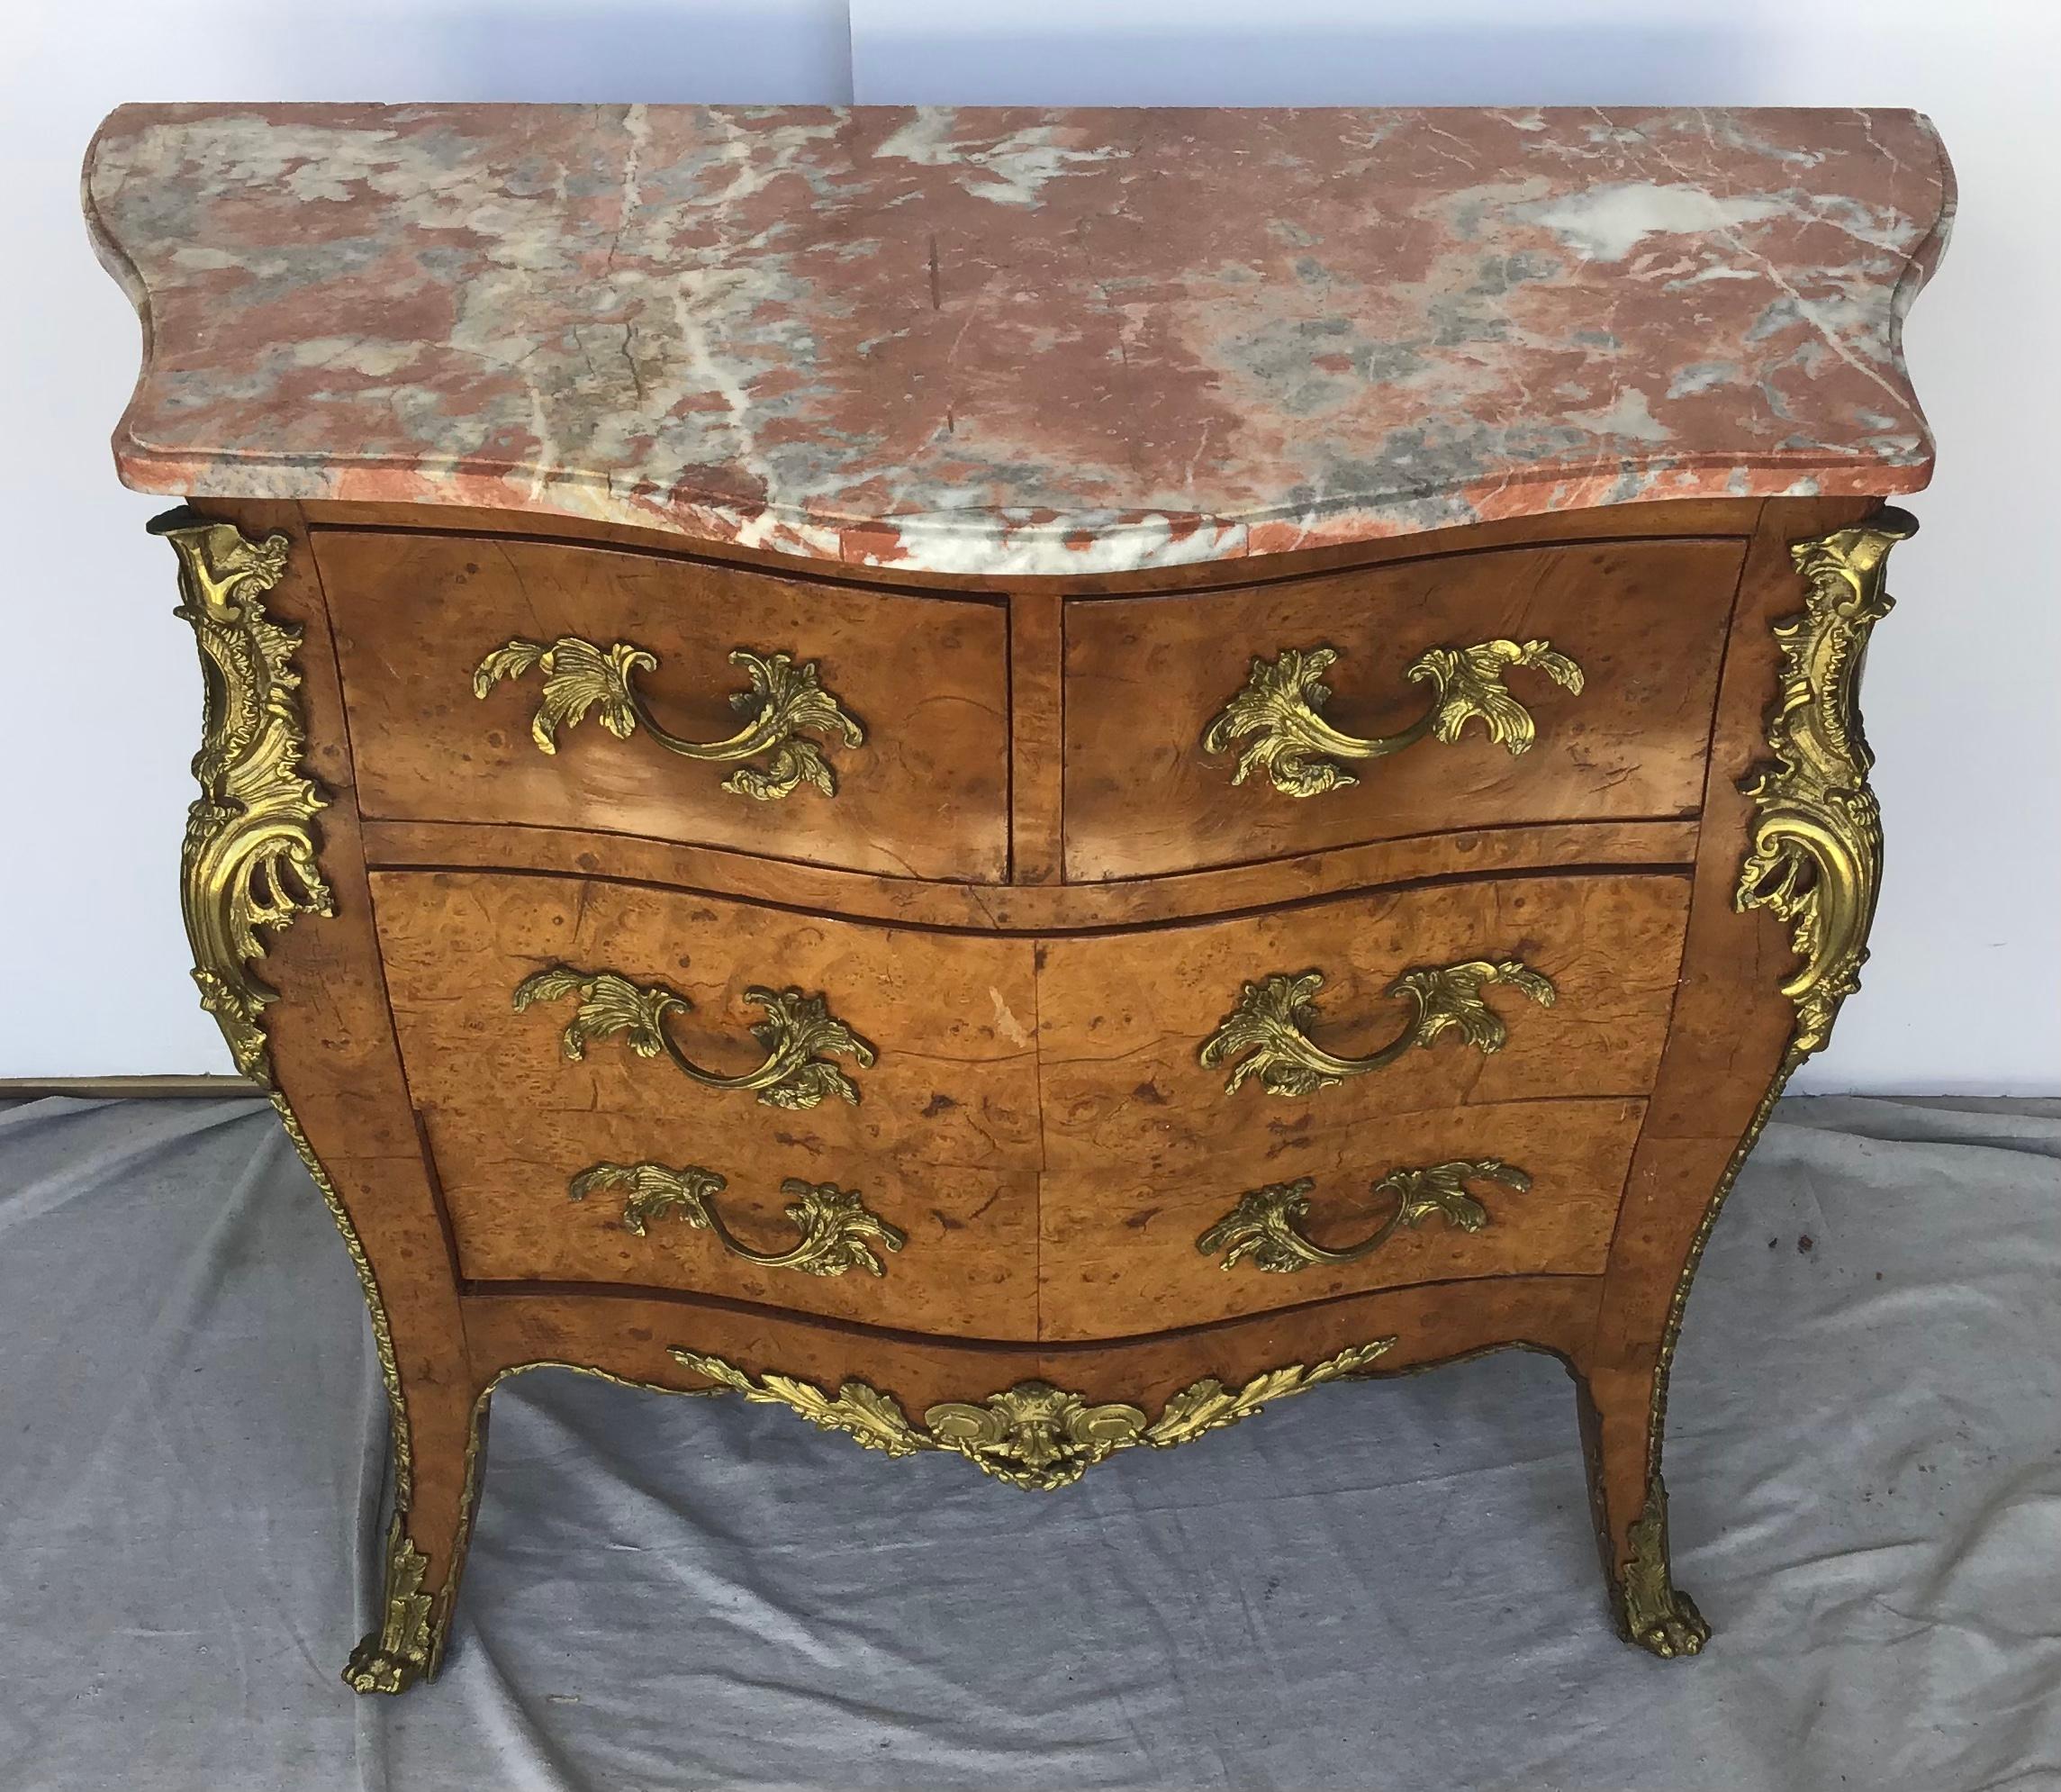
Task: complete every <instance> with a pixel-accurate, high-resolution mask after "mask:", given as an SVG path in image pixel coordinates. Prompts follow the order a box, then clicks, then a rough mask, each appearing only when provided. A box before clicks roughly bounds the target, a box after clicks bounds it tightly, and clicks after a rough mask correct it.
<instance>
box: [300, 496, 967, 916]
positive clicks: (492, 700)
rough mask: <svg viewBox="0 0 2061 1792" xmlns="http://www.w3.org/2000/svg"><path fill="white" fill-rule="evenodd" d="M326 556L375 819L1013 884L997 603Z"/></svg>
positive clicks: (627, 566) (546, 565)
mask: <svg viewBox="0 0 2061 1792" xmlns="http://www.w3.org/2000/svg"><path fill="white" fill-rule="evenodd" d="M315 554H316V558H317V561H318V563H319V565H320V566H321V576H322V582H323V585H324V589H325V591H326V593H327V596H328V601H329V605H330V615H331V617H332V619H333V621H334V625H335V629H336V635H337V654H338V660H339V665H340V667H341V670H342V674H343V682H344V690H345V695H346V699H347V701H348V706H349V710H350V728H351V740H352V749H353V754H354V756H355V759H356V763H357V790H358V800H359V802H360V803H361V805H362V806H363V809H364V810H365V813H366V814H367V815H368V816H372V817H375V818H380V819H398V820H449V821H499V822H518V823H526V824H529V825H547V826H557V827H572V828H603V829H607V830H610V831H612V832H618V833H626V834H637V835H645V836H649V837H653V838H656V839H664V840H678V841H683V842H687V843H691V844H699V845H710V846H727V847H731V848H734V849H737V850H738V851H742V852H749V853H755V854H764V855H768V856H772V857H777V858H789V859H799V860H803V861H806V862H808V863H810V864H827V865H836V866H841V867H845V868H849V869H855V870H860V871H869V872H876V873H882V874H884V875H888V876H900V877H921V878H937V879H947V880H954V881H964V882H996V881H999V879H1001V878H1002V877H1004V876H1006V875H1007V871H1008V652H1007V644H1008V623H1007V615H1006V611H1005V610H1004V609H1003V608H1002V607H1001V606H1000V605H999V604H996V603H989V602H976V601H972V600H964V601H962V600H958V599H945V598H927V597H909V596H903V595H899V594H895V593H880V592H871V591H850V590H845V589H843V588H841V587H837V586H834V585H825V584H812V583H809V582H808V581H806V580H799V579H784V578H772V577H767V576H764V575H758V574H754V573H748V572H742V571H737V570H733V569H729V568H722V567H710V566H699V565H696V564H694V563H692V562H688V561H681V560H673V559H667V558H664V557H657V556H652V555H643V554H632V553H623V552H618V551H615V550H611V549H608V548H585V547H566V546H561V545H557V544H554V543H549V542H526V541H518V540H502V539H492V538H486V537H477V536H457V537H453V536H424V535H414V534H406V533H400V532H393V533H385V532H379V531H370V530H367V531H362V532H361V531H356V530H348V531H339V530H321V531H318V532H317V534H316V537H315ZM475 692H476V694H475ZM547 746H548V747H550V749H551V750H548V751H547V750H546V747H547Z"/></svg>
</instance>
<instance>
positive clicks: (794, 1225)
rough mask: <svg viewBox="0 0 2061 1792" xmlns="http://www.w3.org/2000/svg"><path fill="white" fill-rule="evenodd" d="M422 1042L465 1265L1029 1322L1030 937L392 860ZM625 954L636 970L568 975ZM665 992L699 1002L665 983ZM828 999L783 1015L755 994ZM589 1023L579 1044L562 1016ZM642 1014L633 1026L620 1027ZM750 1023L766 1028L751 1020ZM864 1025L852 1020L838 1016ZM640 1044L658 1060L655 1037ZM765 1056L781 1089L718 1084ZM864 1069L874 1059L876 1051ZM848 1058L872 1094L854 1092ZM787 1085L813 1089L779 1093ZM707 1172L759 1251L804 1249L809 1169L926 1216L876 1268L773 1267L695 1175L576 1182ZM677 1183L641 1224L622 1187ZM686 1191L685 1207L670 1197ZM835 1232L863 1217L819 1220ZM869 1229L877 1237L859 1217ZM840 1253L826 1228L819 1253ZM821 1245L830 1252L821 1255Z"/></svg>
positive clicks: (947, 1325)
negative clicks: (597, 1172)
mask: <svg viewBox="0 0 2061 1792" xmlns="http://www.w3.org/2000/svg"><path fill="white" fill-rule="evenodd" d="M372 884H373V899H374V906H375V912H376V919H377V925H378V931H379V937H380V944H381V949H382V952H383V954H384V960H385V968H386V982H387V988H388V991H389V994H390V998H391V1000H392V1003H393V1016H394V1024H395V1027H396V1030H397V1034H398V1037H399V1041H400V1045H401V1054H402V1063H403V1065H404V1067H405V1070H406V1072H407V1076H408V1082H409V1088H410V1091H411V1094H412V1096H413V1099H414V1102H415V1105H416V1108H417V1109H418V1111H419V1112H420V1115H421V1116H422V1119H423V1124H424V1127H425V1129H426V1132H427V1135H428V1140H429V1150H430V1154H431V1156H432V1158H433V1160H434V1163H435V1164H436V1169H437V1174H438V1179H439V1181H441V1184H442V1187H443V1193H444V1199H445V1204H446V1207H447V1211H448V1213H449V1216H450V1224H451V1229H452V1232H453V1235H454V1236H455V1239H456V1251H457V1256H458V1264H459V1270H460V1272H461V1274H463V1275H464V1276H466V1278H468V1279H470V1280H474V1281H493V1282H538V1281H544V1282H553V1281H569V1282H607V1283H618V1284H629V1285H641V1286H648V1287H657V1288H677V1289H688V1290H699V1291H701V1292H706V1293H711V1294H720V1295H728V1296H732V1297H735V1298H737V1299H749V1300H755V1301H764V1302H766V1303H768V1304H771V1305H775V1306H781V1307H789V1308H798V1309H800V1310H802V1311H806V1312H814V1313H824V1314H831V1315H835V1316H836V1317H841V1318H847V1319H853V1320H859V1321H864V1322H869V1323H874V1324H880V1325H890V1326H900V1327H903V1328H906V1329H910V1330H918V1331H929V1332H939V1333H956V1334H960V1335H972V1336H1010V1335H1015V1336H1022V1337H1029V1336H1032V1335H1034V1332H1035V1263H1036V1239H1035V1231H1036V1217H1035V1214H1036V1167H1037V1163H1038V1158H1039V1145H1038V1137H1037V1121H1038V1116H1037V1091H1036V1082H1035V1071H1034V1063H1033V1055H1032V1054H1033V1050H1034V1041H1033V1036H1032V1031H1031V1028H1032V1026H1033V1024H1034V1017H1035V1012H1036V1009H1035V1000H1036V998H1035V991H1034V989H1033V986H1032V974H1033V973H1032V955H1033V950H1034V948H1033V946H1032V944H1031V942H1030V941H1028V940H1017V939H1008V938H993V937H954V936H947V935H939V934H924V933H915V932H908V931H905V930H898V929H893V928H875V927H864V926H857V925H853V924H850V923H843V922H836V921H827V920H817V919H809V918H805V917H797V916H793V915H788V914H782V913H776V912H772V911H768V910H759V909H752V908H748V907H745V906H741V905H739V904H737V903H732V902H725V901H716V900H713V899H707V898H702V897H700V896H695V895H692V894H685V893H682V892H678V891H663V890H655V889H649V888H645V887H641V886H636V885H624V884H613V883H603V882H581V881H578V880H573V879H566V878H556V877H548V876H541V875H528V874H507V873H375V874H374V876H373V880H372ZM561 966H563V967H569V968H570V969H571V970H572V971H574V972H578V973H586V974H589V975H592V974H593V973H603V972H606V973H614V974H615V975H616V976H617V977H619V978H620V979H623V980H626V983H627V984H628V985H634V986H636V988H637V990H638V991H644V993H643V994H642V995H640V996H639V995H635V994H633V993H629V992H626V989H625V988H621V987H615V986H611V985H608V984H596V985H592V986H590V987H588V988H585V989H582V988H579V987H574V986H572V985H571V982H570V980H569V979H556V980H554V981H552V982H546V983H544V984H542V985H533V986H532V989H533V1000H530V1002H529V1006H527V1007H526V1008H525V1009H522V1010H521V1011H520V1012H518V1011H517V1009H516V1008H515V1006H514V998H515V992H516V991H517V990H518V989H519V988H520V986H522V985H523V983H524V981H525V980H526V979H529V978H532V977H536V976H538V975H539V974H540V973H542V974H545V975H547V976H548V975H549V973H552V972H553V971H554V968H555V967H561ZM661 985H662V986H664V989H665V990H667V991H673V992H676V993H677V995H678V996H680V997H682V998H684V999H685V1000H687V1001H688V1002H690V1003H692V1007H689V1008H684V1009H682V1008H680V1007H677V1006H674V1005H672V1004H670V1003H664V1002H662V1001H660V1000H659V999H658V998H656V997H655V996H654V995H653V994H651V993H650V991H653V989H654V988H655V986H661ZM759 986H764V987H765V991H766V993H767V994H768V995H769V996H776V995H777V993H778V992H780V991H785V990H787V989H789V988H790V987H792V988H793V989H794V990H796V991H800V993H802V994H803V995H809V996H813V995H816V994H818V993H820V994H821V995H822V997H823V999H824V1006H825V1009H826V1010H827V1012H826V1013H825V1014H824V1015H823V1016H821V1017H819V1018H818V1022H819V1023H820V1024H818V1023H816V1022H811V1020H810V1018H809V1016H808V1015H807V1014H806V1013H801V1014H800V1015H799V1018H798V1020H796V1019H794V1018H793V1017H791V1023H792V1024H791V1023H790V1022H782V1023H780V1025H779V1030H778V1034H777V1036H775V1033H774V1030H773V1029H774V1027H775V1019H774V1015H773V1010H772V1009H769V1008H768V1007H766V1005H765V1004H764V1003H763V1002H760V1001H756V1000H754V999H752V998H751V997H750V996H749V995H748V994H747V991H751V990H752V989H754V988H755V987H759ZM576 1021H577V1022H581V1023H583V1024H584V1025H585V1027H586V1031H587V1033H588V1036H587V1037H586V1038H585V1039H584V1040H583V1043H582V1046H581V1052H582V1054H581V1055H580V1056H578V1057H576V1058H574V1057H569V1056H568V1055H567V1054H566V1051H565V1047H564V1045H562V1043H561V1042H562V1039H563V1036H564V1034H565V1028H566V1027H568V1026H570V1025H573V1024H574V1023H575V1022H576ZM621 1022H628V1026H621V1025H619V1023H621ZM754 1022H756V1023H758V1024H759V1025H760V1026H761V1027H762V1028H765V1029H767V1030H765V1031H762V1032H761V1034H760V1035H759V1036H757V1037H754V1036H753V1035H752V1034H751V1033H750V1032H749V1031H747V1027H748V1026H749V1025H750V1024H752V1023H754ZM836 1023H842V1026H843V1027H845V1028H846V1029H848V1030H849V1035H851V1036H856V1038H855V1040H854V1039H852V1038H850V1037H849V1036H846V1037H842V1038H840V1037H839V1036H836V1035H834V1034H832V1033H830V1032H828V1031H827V1030H826V1029H827V1027H828V1026H831V1025H835V1024H836ZM640 1044H641V1045H642V1046H643V1047H644V1048H646V1049H648V1051H649V1052H650V1055H644V1054H642V1052H641V1051H640V1050H639V1049H638V1047H639V1045H640ZM673 1052H677V1053H678V1054H680V1056H681V1057H682V1058H683V1059H684V1060H685V1061H686V1062H687V1063H689V1064H691V1065H692V1066H694V1068H695V1069H696V1070H697V1071H699V1072H701V1073H703V1074H704V1075H706V1074H710V1073H715V1074H719V1075H722V1076H727V1077H731V1078H737V1077H740V1076H749V1075H750V1074H752V1073H753V1072H754V1071H755V1068H756V1067H759V1066H761V1065H762V1063H765V1062H767V1061H773V1068H772V1071H771V1072H767V1074H769V1075H772V1076H773V1077H775V1079H776V1080H774V1081H773V1082H771V1083H770V1084H769V1086H767V1087H764V1088H760V1089H753V1088H750V1087H736V1086H732V1087H710V1086H707V1085H706V1084H704V1083H703V1082H697V1081H696V1080H694V1077H693V1076H692V1074H690V1073H689V1072H688V1071H687V1070H685V1069H683V1068H682V1067H681V1065H680V1064H679V1063H675V1062H674V1060H673V1057H672V1056H670V1055H669V1054H670V1053H673ZM869 1058H870V1059H871V1062H870V1063H869V1062H867V1060H868V1059H869ZM839 1079H843V1080H844V1081H845V1082H848V1084H849V1088H850V1091H851V1093H852V1094H853V1095H854V1096H855V1097H856V1100H855V1101H854V1100H846V1099H845V1097H844V1094H843V1093H842V1092H841V1091H840V1088H839ZM782 1103H789V1104H801V1105H781V1104H782ZM602 1164H615V1165H621V1166H636V1165H639V1164H649V1165H654V1166H657V1169H658V1171H659V1172H688V1171H701V1172H713V1173H714V1174H715V1175H717V1176H719V1177H721V1178H722V1179H724V1184H725V1186H723V1187H722V1188H721V1189H720V1190H719V1191H718V1192H716V1193H715V1194H714V1196H713V1198H712V1202H711V1203H710V1204H712V1206H713V1208H714V1209H715V1210H716V1212H717V1213H718V1214H719V1217H720V1218H721V1220H722V1222H723V1224H724V1225H725V1226H728V1228H729V1229H730V1231H731V1232H732V1233H733V1234H734V1235H735V1236H736V1237H737V1240H738V1241H739V1242H741V1243H743V1244H745V1245H746V1247H747V1248H748V1249H750V1250H753V1251H755V1252H757V1253H760V1254H761V1255H764V1254H768V1253H771V1254H779V1253H784V1252H787V1251H790V1250H791V1249H793V1248H794V1247H795V1246H796V1245H797V1244H798V1241H799V1240H800V1237H801V1235H802V1231H803V1230H806V1227H802V1228H801V1229H800V1230H798V1226H799V1224H800V1223H799V1222H796V1221H791V1220H790V1219H788V1218H786V1217H783V1209H784V1208H785V1207H786V1206H787V1204H788V1203H789V1201H790V1200H791V1199H796V1197H795V1196H794V1195H793V1194H792V1193H791V1192H789V1193H783V1192H782V1183H783V1182H785V1181H788V1180H789V1179H798V1180H799V1181H801V1182H803V1183H805V1184H809V1185H817V1184H834V1185H836V1187H837V1188H839V1189H842V1190H855V1191H856V1193H857V1194H858V1196H859V1197H860V1199H861V1200H862V1201H863V1206H864V1208H865V1209H867V1210H869V1211H870V1212H871V1213H872V1214H873V1215H874V1216H877V1217H878V1218H879V1219H880V1220H882V1221H885V1222H887V1223H888V1224H890V1225H891V1226H894V1227H896V1228H898V1229H899V1230H900V1231H901V1232H902V1233H904V1234H906V1235H907V1244H906V1245H905V1246H904V1248H902V1249H901V1250H899V1252H896V1251H891V1250H890V1249H888V1248H886V1246H885V1245H884V1244H881V1242H880V1241H879V1240H878V1237H877V1235H874V1236H873V1242H872V1244H871V1245H870V1248H871V1250H872V1254H873V1255H874V1257H875V1258H876V1259H877V1260H878V1261H879V1262H880V1263H881V1265H882V1266H883V1267H884V1269H885V1271H886V1273H885V1274H884V1276H881V1277H879V1278H876V1277H874V1276H873V1275H872V1274H871V1273H868V1272H866V1268H865V1265H864V1263H855V1264H854V1266H853V1267H851V1268H849V1269H848V1270H847V1271H846V1272H843V1273H838V1274H824V1273H819V1272H809V1270H807V1269H806V1268H802V1267H798V1266H792V1265H788V1266H769V1265H764V1264H761V1263H755V1262H754V1261H752V1260H751V1259H750V1258H749V1257H746V1256H743V1255H739V1254H737V1253H733V1252H731V1251H729V1250H728V1249H726V1248H725V1247H724V1244H723V1243H722V1242H721V1240H720V1237H719V1235H717V1234H715V1233H712V1232H711V1231H709V1230H703V1229H697V1228H696V1226H693V1225H692V1223H691V1222H690V1219H689V1218H688V1217H687V1214H688V1209H687V1208H683V1207H682V1205H681V1200H682V1197H683V1196H688V1195H691V1194H692V1192H693V1191H694V1189H695V1183H694V1179H692V1177H688V1176H685V1175H675V1176H674V1177H673V1181H674V1183H676V1184H677V1186H676V1187H673V1189H672V1190H671V1193H670V1197H669V1196H668V1193H667V1181H666V1177H665V1175H664V1174H662V1173H660V1174H654V1173H651V1172H646V1174H644V1175H641V1176H639V1177H638V1178H637V1180H636V1181H635V1182H634V1183H632V1184H629V1185H627V1186H622V1185H614V1184H609V1185H605V1186H601V1187H597V1188H595V1189H593V1190H592V1192H590V1193H589V1194H588V1195H587V1196H586V1198H585V1199H583V1200H579V1201H574V1199H571V1198H570V1195H571V1185H572V1181H573V1179H574V1177H576V1176H580V1175H582V1174H583V1173H584V1172H588V1171H590V1170H592V1169H593V1168H594V1167H595V1166H597V1165H602ZM653 1193H655V1194H657V1196H658V1198H659V1200H660V1209H659V1210H656V1211H654V1213H653V1215H652V1217H650V1218H649V1220H648V1223H647V1226H646V1232H645V1235H642V1236H638V1235H635V1234H634V1233H633V1232H631V1231H629V1230H627V1229H626V1226H625V1220H626V1217H627V1215H628V1211H629V1208H628V1202H629V1201H630V1200H631V1199H633V1198H634V1197H637V1196H638V1195H640V1194H642V1195H646V1197H647V1198H648V1197H649V1196H650V1195H651V1194H653ZM668 1203H669V1204H668ZM824 1225H825V1226H826V1228H827V1232H826V1235H827V1237H828V1238H829V1239H830V1241H831V1243H832V1244H835V1243H836V1239H837V1238H839V1237H842V1236H845V1235H846V1234H847V1233H848V1232H849V1231H850V1230H851V1226H845V1225H832V1224H831V1223H830V1220H828V1219H827V1220H826V1221H825V1222H824ZM860 1236H861V1237H862V1239H863V1238H864V1236H865V1235H864V1234H863V1233H861V1234H860ZM826 1248H827V1247H826ZM805 1261H809V1262H815V1263H818V1264H820V1263H822V1262H824V1261H827V1259H826V1258H825V1257H823V1256H822V1255H820V1254H818V1255H817V1256H814V1257H810V1258H807V1259H805Z"/></svg>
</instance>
